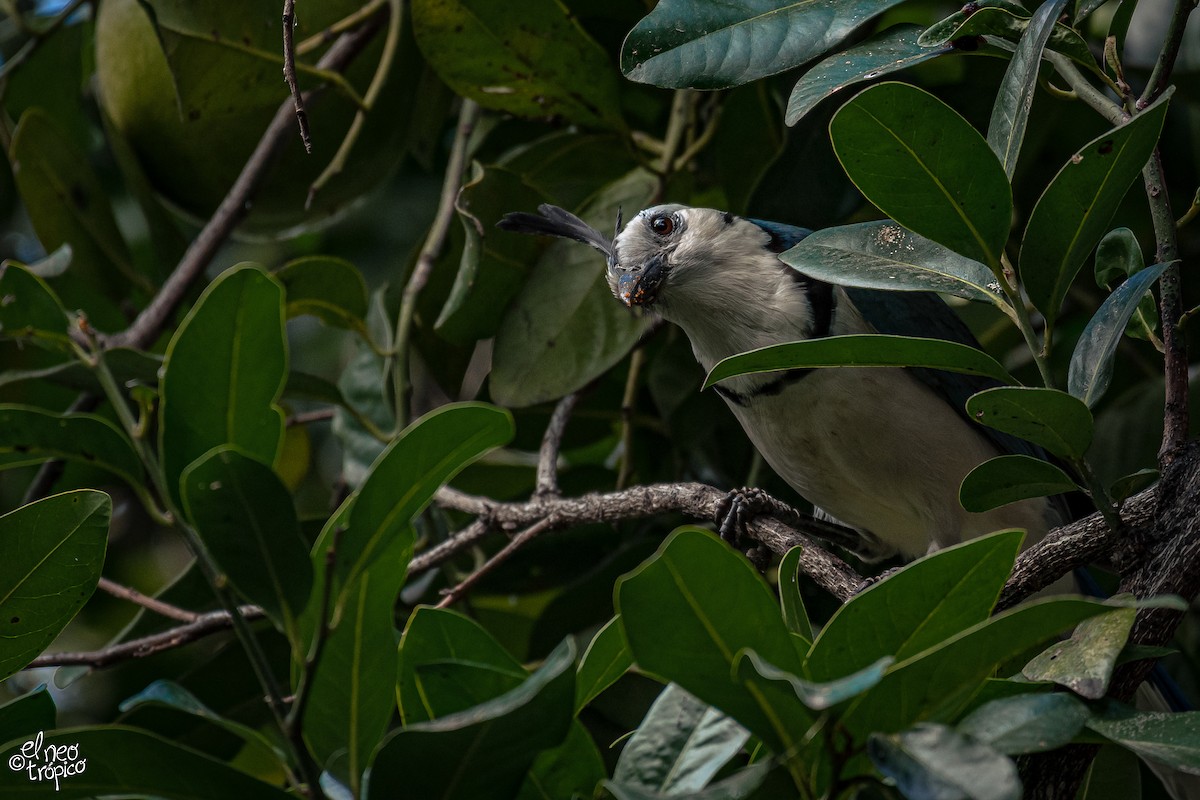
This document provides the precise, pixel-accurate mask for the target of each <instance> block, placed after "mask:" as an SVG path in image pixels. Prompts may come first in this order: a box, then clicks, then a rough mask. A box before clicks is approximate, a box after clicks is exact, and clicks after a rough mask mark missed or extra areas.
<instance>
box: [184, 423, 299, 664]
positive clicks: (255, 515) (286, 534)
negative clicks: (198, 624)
mask: <svg viewBox="0 0 1200 800" xmlns="http://www.w3.org/2000/svg"><path fill="white" fill-rule="evenodd" d="M179 483H180V486H181V491H182V494H183V506H184V509H185V511H186V513H187V515H188V518H189V519H191V521H192V523H193V524H194V525H195V526H196V532H197V533H199V534H200V538H201V539H202V540H203V541H204V544H205V547H207V548H208V551H209V552H210V553H211V554H212V556H213V558H214V559H216V562H217V564H218V566H220V568H221V571H222V572H223V573H225V574H226V575H227V576H228V577H229V580H230V582H231V583H232V584H233V586H234V588H235V589H237V591H238V592H239V593H240V594H241V595H242V596H243V597H245V598H246V599H247V600H249V601H250V602H252V603H257V604H258V605H260V606H262V608H263V610H264V611H266V613H267V616H269V617H270V618H271V621H272V622H274V623H275V626H276V627H277V628H278V629H279V630H280V631H282V632H284V633H286V634H287V637H288V639H289V640H290V641H291V642H292V645H293V647H294V648H295V649H296V652H297V653H302V652H303V645H302V643H301V641H300V635H299V631H298V629H297V627H296V620H297V618H298V617H299V616H300V614H301V613H303V611H304V607H305V605H306V604H307V603H308V597H309V593H310V592H311V590H312V584H313V571H312V563H311V562H310V561H309V557H308V547H307V546H306V544H305V542H304V539H303V537H301V535H300V524H299V522H298V521H297V519H296V509H295V506H293V505H292V496H291V494H290V493H289V492H288V490H287V487H286V486H284V485H283V481H282V480H280V479H279V476H277V475H276V474H275V472H274V471H273V470H272V469H271V468H270V467H269V466H267V465H266V464H263V463H262V462H260V461H258V460H256V459H254V458H252V457H251V456H248V455H246V454H245V453H243V452H241V451H239V450H237V449H236V448H233V447H228V446H226V447H217V448H214V449H213V450H210V451H209V452H208V453H207V454H206V455H204V456H203V457H201V458H199V459H197V460H196V461H194V462H192V463H191V464H190V465H188V467H187V469H185V470H184V471H183V475H182V476H181V477H180V479H179Z"/></svg>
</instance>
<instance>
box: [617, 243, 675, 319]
mask: <svg viewBox="0 0 1200 800" xmlns="http://www.w3.org/2000/svg"><path fill="white" fill-rule="evenodd" d="M666 275H667V259H666V256H664V255H657V256H655V257H654V258H652V259H650V260H649V261H647V262H646V263H645V264H643V265H642V266H641V268H640V269H631V270H629V271H628V272H623V273H621V275H620V277H618V278H617V298H618V299H619V300H620V301H621V302H623V303H624V304H625V305H627V306H629V307H630V308H632V307H633V306H650V305H653V304H654V301H655V300H656V299H658V288H659V286H660V285H662V281H663V278H665V277H666Z"/></svg>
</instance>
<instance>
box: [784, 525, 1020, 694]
mask: <svg viewBox="0 0 1200 800" xmlns="http://www.w3.org/2000/svg"><path fill="white" fill-rule="evenodd" d="M1022 538H1023V537H1022V535H1021V532H1020V531H1001V532H999V533H994V534H989V535H987V536H981V537H979V538H977V539H972V540H971V541H967V542H963V543H962V544H957V545H954V546H953V547H946V548H943V549H941V550H938V551H936V552H934V553H930V554H929V555H927V556H925V557H924V558H921V559H918V560H917V561H914V562H913V563H911V564H909V565H907V566H905V567H904V568H903V569H901V570H900V571H898V572H895V573H893V574H891V575H890V576H888V577H887V579H885V580H882V581H879V582H878V583H875V584H874V585H872V586H870V587H869V588H867V589H866V590H865V591H863V592H860V593H859V594H856V595H855V596H854V597H852V598H851V599H850V600H849V602H847V603H845V604H844V605H842V606H841V607H840V608H838V610H837V611H836V612H835V613H834V615H833V617H832V618H831V619H830V620H829V622H828V623H827V624H826V625H825V627H824V628H823V629H822V630H821V635H820V636H818V637H817V640H816V642H815V643H814V644H813V647H812V650H811V652H810V653H809V656H808V659H807V661H806V662H805V674H806V675H807V676H808V677H810V678H812V679H813V680H817V681H832V680H836V679H838V678H841V677H842V676H843V675H847V674H849V673H852V672H857V671H859V670H862V669H866V668H867V667H869V666H870V665H871V664H872V663H874V662H876V661H878V660H879V659H881V658H883V657H885V656H895V657H896V658H900V659H907V658H910V657H911V656H914V655H916V654H917V653H920V652H921V651H923V650H925V649H927V648H929V647H933V646H935V645H937V644H939V643H940V642H942V641H944V640H946V639H948V638H950V637H951V636H954V635H955V634H957V633H959V632H961V631H962V630H964V629H966V628H968V627H970V626H972V625H975V624H978V623H980V622H982V621H984V620H985V619H987V618H988V615H989V614H990V613H991V611H992V606H994V605H995V604H996V598H997V597H999V596H1000V590H1001V588H1003V586H1004V582H1005V581H1006V580H1008V576H1009V573H1011V572H1012V565H1013V561H1014V560H1015V559H1016V557H1017V552H1018V551H1019V550H1020V548H1021V539H1022Z"/></svg>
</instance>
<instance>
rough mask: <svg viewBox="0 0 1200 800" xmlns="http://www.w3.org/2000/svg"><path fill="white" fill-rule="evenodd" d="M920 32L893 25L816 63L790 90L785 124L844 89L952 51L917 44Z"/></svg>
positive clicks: (915, 27) (912, 27)
mask: <svg viewBox="0 0 1200 800" xmlns="http://www.w3.org/2000/svg"><path fill="white" fill-rule="evenodd" d="M921 31H922V28H921V26H920V25H912V24H909V23H902V24H900V25H893V26H892V27H890V28H888V29H887V30H885V31H881V32H879V33H877V34H875V35H874V36H872V37H871V38H870V39H867V40H866V41H864V42H860V43H859V44H856V45H854V46H853V47H847V48H846V49H845V50H841V51H839V52H837V53H835V54H833V55H831V56H829V57H828V58H825V59H823V60H821V61H819V62H818V63H817V64H815V65H814V66H813V67H812V68H811V69H810V70H808V71H807V72H805V73H804V76H803V77H802V78H800V81H799V82H798V83H797V84H796V86H795V88H793V89H792V94H791V97H789V98H788V104H787V114H786V116H785V117H784V122H785V123H786V124H787V125H795V124H796V123H797V122H799V121H800V118H801V117H803V116H804V115H805V114H807V113H808V112H809V111H812V110H813V108H815V107H816V105H817V103H819V102H821V101H822V100H824V99H825V98H826V97H829V96H830V95H833V94H834V93H836V92H838V91H841V90H842V89H844V88H846V87H847V86H851V85H853V84H855V83H859V82H860V81H868V80H872V79H874V78H877V77H879V76H880V75H887V74H889V73H892V72H897V71H899V70H902V69H905V68H907V67H911V66H914V65H916V64H920V63H922V62H924V61H929V60H930V59H932V58H937V57H938V56H944V55H946V54H947V53H953V52H954V46H953V45H951V44H949V43H948V42H947V43H943V44H939V45H937V46H934V47H924V46H922V45H921V44H918V42H917V39H918V37H919V36H920V35H921Z"/></svg>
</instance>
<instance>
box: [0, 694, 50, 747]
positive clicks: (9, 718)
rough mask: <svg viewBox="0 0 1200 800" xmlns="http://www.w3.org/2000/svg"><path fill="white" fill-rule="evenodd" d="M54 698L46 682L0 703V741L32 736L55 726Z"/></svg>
mask: <svg viewBox="0 0 1200 800" xmlns="http://www.w3.org/2000/svg"><path fill="white" fill-rule="evenodd" d="M56 716H57V712H56V709H55V707H54V698H53V697H51V695H50V692H49V691H48V690H47V689H46V684H44V683H43V684H41V685H39V686H38V687H37V688H36V689H34V690H33V691H31V692H27V693H26V694H23V695H21V696H20V697H16V698H14V699H12V700H9V701H8V702H6V703H5V704H4V705H0V742H7V741H11V740H13V739H18V738H32V736H33V735H34V734H36V733H37V732H38V731H48V730H50V729H51V728H53V727H55V717H56Z"/></svg>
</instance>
